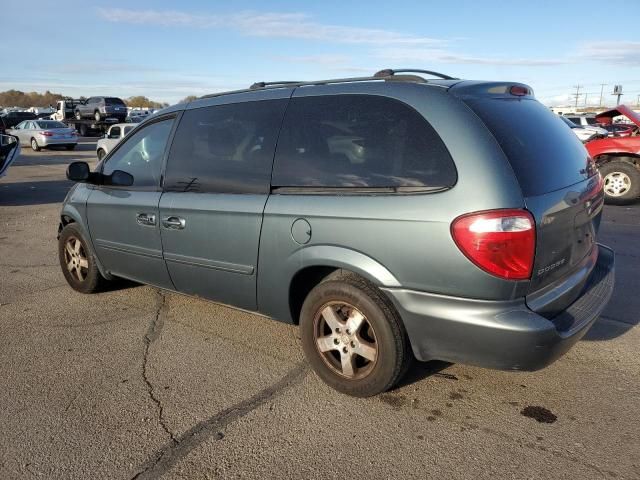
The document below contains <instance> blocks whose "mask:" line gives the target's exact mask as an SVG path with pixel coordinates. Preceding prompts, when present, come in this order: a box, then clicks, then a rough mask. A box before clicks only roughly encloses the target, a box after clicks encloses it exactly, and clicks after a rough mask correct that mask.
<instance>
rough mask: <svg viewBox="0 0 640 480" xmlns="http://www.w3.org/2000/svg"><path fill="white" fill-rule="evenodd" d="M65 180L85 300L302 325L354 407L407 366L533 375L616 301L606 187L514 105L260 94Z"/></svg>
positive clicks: (191, 117) (408, 86) (375, 86)
mask: <svg viewBox="0 0 640 480" xmlns="http://www.w3.org/2000/svg"><path fill="white" fill-rule="evenodd" d="M420 73H423V74H425V75H426V74H429V75H432V76H438V77H441V79H429V81H428V82H426V81H425V79H424V78H423V77H422V76H419V74H420ZM505 100H517V101H505ZM178 119H179V121H178ZM461 131H464V132H465V134H464V135H460V132H461ZM540 139H544V141H540ZM67 174H68V178H70V179H71V180H74V181H76V182H79V183H78V184H77V185H76V186H74V187H73V189H72V190H71V193H70V194H69V195H68V196H67V199H66V201H65V202H64V204H63V207H62V211H61V216H60V226H59V242H58V252H59V258H60V265H61V268H62V271H63V274H64V276H65V278H66V279H67V282H68V283H69V285H70V286H71V287H72V288H74V289H76V290H78V291H80V292H85V293H91V292H95V291H98V290H99V289H100V288H101V287H102V286H103V285H104V284H105V283H106V282H108V281H109V280H111V279H113V278H115V277H124V278H128V279H131V280H135V281H137V282H141V283H147V284H152V285H154V286H156V287H158V288H162V289H167V290H175V291H178V292H182V293H185V294H190V295H195V296H198V297H203V298H207V299H210V300H213V301H216V302H221V303H225V304H228V305H231V306H234V307H238V308H241V309H245V310H250V311H256V312H260V313H261V314H263V315H266V316H269V317H272V318H276V319H280V320H282V321H285V322H290V323H295V324H299V326H300V332H301V338H302V347H303V350H304V353H305V355H306V358H307V359H308V361H309V363H310V364H311V365H312V367H313V368H314V370H315V371H316V373H317V374H318V376H319V377H320V378H321V379H322V380H324V381H325V382H326V383H327V384H329V385H330V386H332V387H333V388H335V389H337V390H339V391H341V392H344V393H348V394H351V395H356V396H369V395H375V394H377V393H380V392H383V391H385V390H387V389H389V388H391V387H392V386H393V385H394V384H395V383H396V382H397V381H398V380H399V379H400V378H401V377H402V375H403V374H404V372H405V371H406V370H407V368H408V366H409V364H410V362H411V361H412V359H413V358H414V357H415V358H417V359H418V360H422V361H426V360H433V359H439V360H444V361H448V362H456V363H469V364H474V365H481V366H485V367H490V368H499V369H510V370H535V369H539V368H542V367H544V366H545V365H547V364H549V363H551V362H553V361H554V360H556V359H557V358H558V357H560V356H561V355H562V354H563V353H565V352H566V351H567V350H568V349H569V348H570V347H571V346H572V345H573V344H574V343H575V342H577V341H578V340H579V339H580V338H581V337H582V336H583V335H584V334H585V333H586V332H587V330H588V329H589V328H590V327H591V325H592V324H593V323H594V322H595V320H596V318H597V317H598V315H599V314H600V312H601V311H602V309H603V308H604V307H605V305H606V303H607V301H608V300H609V297H610V295H611V293H612V290H613V281H614V273H613V271H614V256H613V252H612V251H611V250H609V249H608V248H606V247H603V246H601V245H599V244H597V243H596V237H597V233H598V227H599V224H600V218H601V214H602V208H603V192H602V179H601V177H600V175H599V174H598V172H597V170H596V169H595V167H594V165H593V164H592V162H591V161H590V158H589V156H588V154H587V151H586V150H585V148H584V146H583V145H582V143H581V142H580V141H579V140H578V139H577V138H576V137H575V135H573V134H572V133H571V132H570V131H569V130H568V129H567V128H565V127H564V126H563V125H562V124H561V123H560V122H559V121H558V120H557V118H555V114H553V113H552V112H550V111H549V110H548V109H547V108H546V107H544V106H543V105H541V104H540V103H539V102H537V101H536V100H535V98H534V97H533V95H532V93H531V89H530V88H529V87H528V86H526V85H523V84H514V83H505V82H471V81H463V80H458V79H452V78H451V77H448V76H446V75H441V74H436V73H434V72H426V71H414V72H411V73H409V74H406V71H393V70H384V71H381V72H378V73H377V74H376V75H374V76H371V77H364V78H360V79H347V80H325V81H321V82H309V83H288V84H284V83H281V84H269V83H259V84H255V85H254V86H253V87H252V88H251V89H248V90H246V91H243V92H234V93H230V94H216V95H212V96H209V97H203V98H200V99H198V100H196V101H193V102H191V103H188V104H180V105H176V106H173V107H170V108H167V109H164V110H162V111H160V112H158V113H157V114H156V115H155V116H154V117H152V118H150V119H148V120H147V121H145V122H144V123H142V124H140V125H139V126H138V127H136V129H135V130H134V131H133V132H131V133H130V134H129V135H128V136H127V137H126V138H125V139H124V140H123V141H121V142H120V143H119V144H118V145H117V146H116V147H115V148H114V150H113V151H112V152H111V154H110V155H109V156H107V157H106V158H105V159H103V160H102V161H101V162H99V164H98V166H97V168H96V170H95V171H93V172H90V170H89V166H88V165H87V164H86V163H84V162H74V163H72V164H71V165H70V166H69V167H68V173H67ZM89 225H90V228H89Z"/></svg>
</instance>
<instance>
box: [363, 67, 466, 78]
mask: <svg viewBox="0 0 640 480" xmlns="http://www.w3.org/2000/svg"><path fill="white" fill-rule="evenodd" d="M396 73H425V74H427V75H431V76H433V77H438V78H441V79H442V80H459V79H458V78H456V77H451V76H449V75H445V74H444V73H440V72H434V71H432V70H420V69H417V68H395V69H392V68H385V69H384V70H380V71H378V72H376V73H375V74H374V75H373V76H374V77H376V78H385V77H391V76H393V75H395V74H396Z"/></svg>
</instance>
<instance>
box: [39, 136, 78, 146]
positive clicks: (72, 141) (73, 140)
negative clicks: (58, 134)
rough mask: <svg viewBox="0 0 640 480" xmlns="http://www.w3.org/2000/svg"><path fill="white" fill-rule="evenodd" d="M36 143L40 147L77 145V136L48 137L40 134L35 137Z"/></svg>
mask: <svg viewBox="0 0 640 480" xmlns="http://www.w3.org/2000/svg"><path fill="white" fill-rule="evenodd" d="M37 142H38V145H39V146H41V147H50V146H52V145H77V144H78V137H70V138H49V137H42V136H41V135H39V136H38V138H37Z"/></svg>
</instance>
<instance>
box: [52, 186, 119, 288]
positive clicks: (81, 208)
mask: <svg viewBox="0 0 640 480" xmlns="http://www.w3.org/2000/svg"><path fill="white" fill-rule="evenodd" d="M89 195H91V189H89V188H88V187H87V185H85V184H82V183H78V184H76V185H74V186H73V187H71V190H69V193H68V194H67V198H65V200H64V203H63V204H62V210H61V211H60V226H59V227H58V237H59V236H60V232H61V231H62V228H63V227H64V226H65V225H67V224H69V223H74V224H75V225H76V227H78V228H79V229H80V231H81V232H82V235H83V237H84V239H85V241H86V242H87V245H88V246H89V248H90V249H91V253H92V254H93V258H95V260H96V265H97V266H98V270H99V271H100V273H101V274H102V276H103V277H104V278H106V279H107V280H111V279H112V278H113V276H112V275H110V274H108V273H107V272H106V270H105V269H104V267H103V266H102V262H101V261H100V259H99V258H98V256H97V255H96V249H95V248H94V245H93V241H92V239H91V233H90V232H89V229H88V228H87V215H86V212H87V199H88V198H89Z"/></svg>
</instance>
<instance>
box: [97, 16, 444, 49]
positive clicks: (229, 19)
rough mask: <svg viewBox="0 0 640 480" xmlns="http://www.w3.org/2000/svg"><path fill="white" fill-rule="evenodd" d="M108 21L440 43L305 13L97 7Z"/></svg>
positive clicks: (349, 40)
mask: <svg viewBox="0 0 640 480" xmlns="http://www.w3.org/2000/svg"><path fill="white" fill-rule="evenodd" d="M98 15H99V16H100V17H102V18H104V19H105V20H108V21H110V22H118V23H131V24H138V25H159V26H165V27H189V28H203V29H208V28H215V29H231V30H236V31H239V32H240V33H242V34H244V35H247V36H253V37H271V38H296V39H301V40H315V41H321V42H331V43H340V44H362V45H407V46H409V45H413V46H418V45H438V44H443V43H446V42H445V41H443V40H439V39H434V38H429V37H424V36H419V35H411V34H405V33H400V32H395V31H392V30H384V29H375V28H361V27H351V26H345V25H331V24H324V23H320V22H317V21H314V20H313V19H312V18H311V16H309V15H307V14H305V13H259V12H254V11H246V12H239V13H234V14H192V13H188V12H181V11H175V10H128V9H122V8H113V9H106V8H99V9H98Z"/></svg>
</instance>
